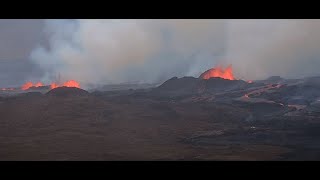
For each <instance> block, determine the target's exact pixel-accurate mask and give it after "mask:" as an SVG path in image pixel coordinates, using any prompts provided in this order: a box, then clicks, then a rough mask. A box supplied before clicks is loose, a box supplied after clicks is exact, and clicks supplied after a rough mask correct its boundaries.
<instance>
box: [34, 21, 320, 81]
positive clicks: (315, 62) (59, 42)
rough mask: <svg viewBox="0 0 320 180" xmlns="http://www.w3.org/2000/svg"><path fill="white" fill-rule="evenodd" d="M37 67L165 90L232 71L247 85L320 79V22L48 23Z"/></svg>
mask: <svg viewBox="0 0 320 180" xmlns="http://www.w3.org/2000/svg"><path fill="white" fill-rule="evenodd" d="M45 24H46V27H45V32H46V34H47V37H48V39H49V47H44V46H38V47H37V48H35V49H34V50H33V51H32V53H31V59H32V60H33V62H35V63H36V64H38V65H39V66H40V67H41V69H43V71H45V72H46V75H45V76H44V77H43V81H44V82H49V81H52V79H53V78H54V77H55V76H56V75H57V74H59V73H60V74H61V75H62V77H63V78H65V79H76V80H77V81H80V83H81V84H88V83H96V84H106V83H125V82H141V83H154V82H161V81H164V80H166V79H168V78H171V77H173V76H179V77H181V76H198V75H199V74H201V72H204V71H205V70H207V69H210V68H211V67H213V66H214V65H218V64H220V65H225V66H226V65H228V64H232V65H233V69H234V74H235V76H236V77H238V78H242V79H262V78H266V77H268V76H272V75H280V76H283V77H301V76H309V75H318V74H317V72H318V70H317V67H320V66H319V65H320V61H319V59H318V57H319V52H320V51H319V50H320V49H319V47H320V46H319V45H320V31H319V30H320V21H319V20H187V19H186V20H123V19H121V20H47V21H46V22H45Z"/></svg>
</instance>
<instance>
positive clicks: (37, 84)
mask: <svg viewBox="0 0 320 180" xmlns="http://www.w3.org/2000/svg"><path fill="white" fill-rule="evenodd" d="M41 86H43V84H42V83H41V82H38V83H36V84H33V83H32V82H27V83H25V84H24V85H22V87H21V89H22V90H28V89H29V88H31V87H41Z"/></svg>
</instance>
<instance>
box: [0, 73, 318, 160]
mask: <svg viewBox="0 0 320 180" xmlns="http://www.w3.org/2000/svg"><path fill="white" fill-rule="evenodd" d="M0 160H57V161H60V160H76V161H77V160H248V161H256V160H284V161H285V160H320V77H309V78H304V79H283V78H281V77H277V76H275V77H270V78H268V79H266V80H260V81H254V82H252V83H248V82H245V81H242V80H225V79H221V78H210V79H208V80H204V79H199V78H194V77H183V78H176V77H174V78H171V79H169V80H167V81H166V82H164V83H163V84H161V85H160V86H157V87H146V88H144V89H130V88H129V89H125V88H124V89H117V90H114V89H113V90H105V89H104V90H99V89H96V90H92V91H89V92H88V91H85V90H82V89H78V88H67V87H59V88H56V89H53V90H48V89H45V88H42V89H36V88H35V89H31V90H29V91H26V92H23V93H13V92H5V91H1V93H0Z"/></svg>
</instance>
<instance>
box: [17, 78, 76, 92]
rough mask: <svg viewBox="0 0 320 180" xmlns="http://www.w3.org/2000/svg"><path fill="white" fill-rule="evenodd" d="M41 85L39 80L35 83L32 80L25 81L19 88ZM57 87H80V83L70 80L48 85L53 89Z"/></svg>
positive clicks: (25, 88)
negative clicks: (60, 83)
mask: <svg viewBox="0 0 320 180" xmlns="http://www.w3.org/2000/svg"><path fill="white" fill-rule="evenodd" d="M42 86H44V85H43V83H41V82H38V83H36V84H33V83H32V82H27V83H25V84H24V85H22V87H21V89H22V90H28V89H29V88H31V87H42ZM57 87H76V88H80V84H79V83H78V82H77V81H75V80H70V81H66V82H65V83H63V84H62V85H59V84H57V83H51V85H50V89H54V88H57Z"/></svg>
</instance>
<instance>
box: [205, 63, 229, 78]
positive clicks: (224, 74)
mask: <svg viewBox="0 0 320 180" xmlns="http://www.w3.org/2000/svg"><path fill="white" fill-rule="evenodd" d="M212 77H219V78H223V79H228V80H235V78H234V76H233V72H232V66H231V65H229V66H228V67H227V68H226V69H223V68H222V67H220V66H218V67H215V68H212V69H209V70H207V71H206V72H204V73H202V74H201V75H200V77H199V78H202V79H210V78H212Z"/></svg>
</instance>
